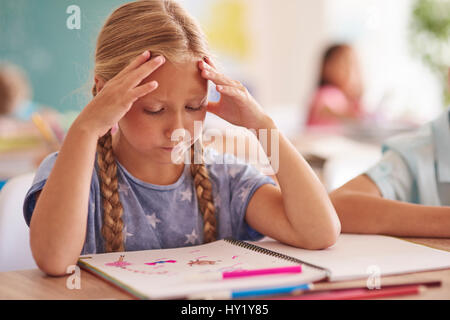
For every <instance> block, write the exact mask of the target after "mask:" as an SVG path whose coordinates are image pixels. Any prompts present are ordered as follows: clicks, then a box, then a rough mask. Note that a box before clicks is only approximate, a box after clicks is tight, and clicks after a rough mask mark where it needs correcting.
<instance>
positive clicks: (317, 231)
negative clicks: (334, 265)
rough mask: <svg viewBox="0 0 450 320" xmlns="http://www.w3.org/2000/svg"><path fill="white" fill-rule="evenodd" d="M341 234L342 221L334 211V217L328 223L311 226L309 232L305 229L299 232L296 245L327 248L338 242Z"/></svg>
mask: <svg viewBox="0 0 450 320" xmlns="http://www.w3.org/2000/svg"><path fill="white" fill-rule="evenodd" d="M333 211H334V210H333ZM340 234H341V222H340V221H339V218H338V217H337V215H336V213H335V212H333V214H332V218H330V219H329V221H327V223H326V224H321V225H320V226H316V227H315V228H311V229H310V231H309V232H307V233H305V232H304V230H303V232H302V231H299V232H297V235H298V237H297V241H296V245H295V246H296V247H300V248H303V249H307V250H325V249H328V248H330V247H332V246H333V245H335V244H336V242H337V240H338V238H339V235H340Z"/></svg>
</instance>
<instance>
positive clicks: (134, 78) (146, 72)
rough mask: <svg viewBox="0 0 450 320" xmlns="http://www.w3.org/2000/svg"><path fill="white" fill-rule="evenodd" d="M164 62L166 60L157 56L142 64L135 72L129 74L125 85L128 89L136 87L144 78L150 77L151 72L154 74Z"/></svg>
mask: <svg viewBox="0 0 450 320" xmlns="http://www.w3.org/2000/svg"><path fill="white" fill-rule="evenodd" d="M165 62H166V59H165V58H164V57H163V56H158V57H156V58H154V59H152V60H150V61H148V62H147V63H145V64H143V65H142V66H140V67H139V68H137V69H136V70H134V71H132V72H131V73H130V76H129V78H128V81H126V84H127V86H128V87H136V86H137V85H138V84H140V83H141V82H142V81H143V80H144V79H145V78H147V77H148V76H150V75H151V74H152V73H153V72H155V71H156V70H157V69H158V68H159V67H161V66H162V65H163V64H164V63H165Z"/></svg>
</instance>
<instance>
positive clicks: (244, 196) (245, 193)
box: [239, 186, 251, 200]
mask: <svg viewBox="0 0 450 320" xmlns="http://www.w3.org/2000/svg"><path fill="white" fill-rule="evenodd" d="M250 189H251V187H250V186H247V187H245V188H242V189H241V193H240V194H239V198H241V199H242V200H245V199H247V198H248V195H249V194H250Z"/></svg>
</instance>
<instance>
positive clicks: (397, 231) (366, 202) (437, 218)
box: [330, 175, 450, 238]
mask: <svg viewBox="0 0 450 320" xmlns="http://www.w3.org/2000/svg"><path fill="white" fill-rule="evenodd" d="M330 197H331V200H332V202H333V204H334V206H335V208H336V211H337V212H338V215H339V218H340V219H341V223H342V230H343V232H347V233H362V234H385V235H391V236H398V237H446V238H447V237H450V207H430V206H423V205H417V204H411V203H406V202H400V201H393V200H387V199H384V198H383V197H382V195H381V192H380V191H379V190H378V187H377V186H376V184H375V183H374V182H373V181H372V180H371V179H370V178H369V177H368V176H366V175H362V176H359V177H357V178H355V179H354V180H352V181H350V182H349V183H347V184H346V185H344V186H343V187H341V188H340V189H338V190H336V191H334V192H332V193H331V194H330Z"/></svg>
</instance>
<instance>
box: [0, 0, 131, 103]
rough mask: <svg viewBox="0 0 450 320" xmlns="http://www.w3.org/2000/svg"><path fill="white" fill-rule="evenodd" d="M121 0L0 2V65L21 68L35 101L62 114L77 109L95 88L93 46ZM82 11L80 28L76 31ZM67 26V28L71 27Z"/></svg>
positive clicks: (28, 0)
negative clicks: (4, 64) (14, 65)
mask: <svg viewBox="0 0 450 320" xmlns="http://www.w3.org/2000/svg"><path fill="white" fill-rule="evenodd" d="M125 2H127V1H123V0H122V1H121V0H0V62H5V61H6V62H11V63H14V64H17V65H19V66H21V67H22V68H23V69H24V70H25V71H26V72H27V74H28V76H29V79H30V82H31V84H32V86H33V99H34V100H35V101H36V102H38V103H40V104H44V105H48V106H51V107H53V108H55V109H57V110H60V111H69V110H73V111H79V110H81V109H82V108H83V107H84V106H85V105H86V103H87V102H88V101H89V99H90V97H89V92H90V87H91V86H92V84H93V62H94V50H95V42H96V38H97V36H98V32H99V31H100V28H101V26H102V25H103V23H104V22H105V19H106V18H107V16H108V15H109V14H110V13H111V12H112V11H113V10H114V9H115V8H116V7H118V6H120V5H121V4H122V3H125ZM70 6H77V7H78V8H79V10H80V15H79V17H80V22H81V23H80V29H76V28H75V29H73V27H74V24H73V23H74V20H73V17H74V14H75V11H69V13H67V11H68V10H67V9H68V8H69V7H70ZM68 22H69V26H70V28H69V27H68Z"/></svg>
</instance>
